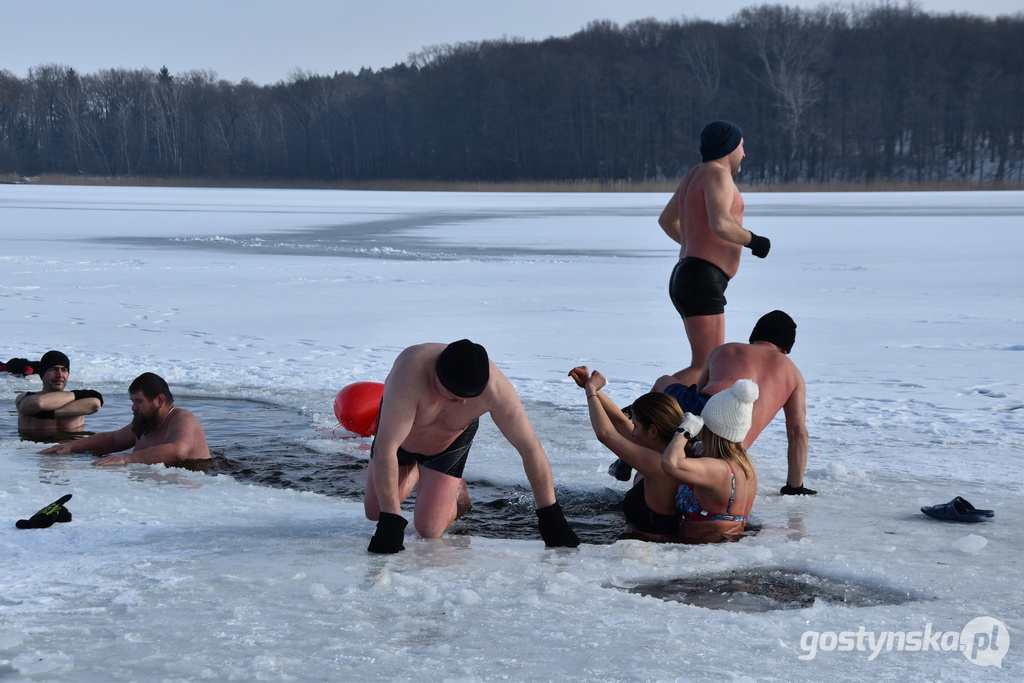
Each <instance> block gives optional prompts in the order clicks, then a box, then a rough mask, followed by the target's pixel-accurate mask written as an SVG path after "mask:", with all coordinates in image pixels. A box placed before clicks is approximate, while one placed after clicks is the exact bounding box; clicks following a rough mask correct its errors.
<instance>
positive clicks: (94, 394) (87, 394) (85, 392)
mask: <svg viewBox="0 0 1024 683" xmlns="http://www.w3.org/2000/svg"><path fill="white" fill-rule="evenodd" d="M71 393H72V394H74V395H75V400H76V401H77V400H78V399H80V398H98V399H99V400H100V405H103V394H101V393H100V392H98V391H95V390H93V389H75V390H74V391H72V392H71Z"/></svg>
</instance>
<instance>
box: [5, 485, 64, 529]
mask: <svg viewBox="0 0 1024 683" xmlns="http://www.w3.org/2000/svg"><path fill="white" fill-rule="evenodd" d="M69 500H71V494H70V493H69V494H67V495H66V496H61V497H60V498H59V499H57V500H55V501H54V502H52V503H50V504H49V505H47V506H46V507H44V508H43V509H42V510H40V511H39V512H37V513H36V514H34V515H32V517H30V518H29V519H19V520H18V521H17V522H15V524H14V526H16V527H18V528H19V529H46V528H49V527H51V526H53V523H54V522H70V521H71V511H70V510H68V509H67V508H65V507H64V503H66V502H68V501H69Z"/></svg>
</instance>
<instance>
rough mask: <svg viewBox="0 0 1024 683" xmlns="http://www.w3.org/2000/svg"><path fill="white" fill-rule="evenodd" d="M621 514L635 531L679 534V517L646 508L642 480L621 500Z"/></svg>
mask: <svg viewBox="0 0 1024 683" xmlns="http://www.w3.org/2000/svg"><path fill="white" fill-rule="evenodd" d="M622 512H623V514H625V515H626V524H628V525H629V527H630V528H631V529H634V530H636V531H642V532H644V533H648V534H661V535H665V534H675V533H679V519H680V517H681V515H678V514H675V515H663V514H661V513H658V512H654V511H653V510H651V508H649V507H647V500H646V499H645V498H644V480H643V479H641V480H640V481H638V482H637V483H636V484H634V485H633V488H631V489H630V490H629V491H627V492H626V497H625V498H623V499H622Z"/></svg>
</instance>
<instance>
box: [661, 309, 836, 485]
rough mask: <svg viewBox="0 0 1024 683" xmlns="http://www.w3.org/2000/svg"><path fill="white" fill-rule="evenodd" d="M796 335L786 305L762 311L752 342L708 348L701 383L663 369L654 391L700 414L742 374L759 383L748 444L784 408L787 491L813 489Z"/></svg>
mask: <svg viewBox="0 0 1024 683" xmlns="http://www.w3.org/2000/svg"><path fill="white" fill-rule="evenodd" d="M794 341H796V323H795V322H793V319H792V318H791V317H789V315H787V314H786V313H785V312H783V311H772V312H771V313H766V314H765V315H763V316H761V318H760V319H759V320H758V321H757V324H755V325H754V329H753V331H752V332H751V333H750V342H749V343H748V344H744V343H742V342H732V343H729V344H723V345H721V346H719V347H717V348H715V349H714V350H713V351H711V353H710V354H708V358H707V361H706V362H705V363H704V371H703V372H702V373H701V376H700V378H699V379H698V380H697V383H696V384H694V385H690V386H685V385H683V384H681V383H680V382H679V381H678V379H676V376H675V375H664V376H663V377H660V378H659V379H658V381H657V382H655V383H654V387H653V390H654V391H662V392H665V393H666V394H669V395H671V396H673V397H675V399H676V401H677V402H678V403H679V406H680V407H681V408H682V409H683V411H684V412H689V413H693V414H694V415H700V413H701V410H702V409H703V408H704V404H705V403H706V402H707V400H708V399H709V398H710V397H712V396H714V395H715V394H717V393H718V392H720V391H724V390H726V389H728V388H729V387H731V386H732V385H733V384H735V383H736V380H739V379H752V380H754V381H755V382H756V383H757V387H758V392H759V393H758V397H757V400H756V401H755V402H754V413H753V416H752V418H751V424H750V430H749V431H748V432H747V436H746V438H745V439H744V440H743V447H744V448H746V449H749V448H750V445H751V444H752V443H754V440H755V439H756V438H757V437H758V435H759V434H760V433H761V432H762V431H763V430H764V428H765V427H767V426H768V423H770V422H771V421H772V420H773V419H774V418H775V415H776V414H778V412H779V410H782V411H783V413H784V415H785V417H786V438H787V440H788V442H789V446H788V450H787V453H786V455H787V461H788V463H789V468H788V472H787V476H786V485H785V486H783V487H782V491H781V493H782V494H783V495H814V494H815V493H817V492H816V491H813V490H812V489H809V488H805V487H804V468H805V467H806V466H807V440H808V435H807V388H806V386H805V385H804V378H803V375H802V374H801V373H800V370H799V369H798V368H797V367H796V364H795V363H794V362H793V361H792V360H791V359H790V357H789V352H790V351H791V350H792V349H793V342H794Z"/></svg>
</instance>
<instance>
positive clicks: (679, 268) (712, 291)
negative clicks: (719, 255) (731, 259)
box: [668, 256, 729, 318]
mask: <svg viewBox="0 0 1024 683" xmlns="http://www.w3.org/2000/svg"><path fill="white" fill-rule="evenodd" d="M728 286H729V276H728V275H726V274H725V271H724V270H722V269H721V268H719V267H718V266H716V265H715V264H714V263H711V262H710V261H705V260H704V259H702V258H697V257H695V256H687V257H686V258H682V259H679V262H678V263H676V265H675V268H673V269H672V277H671V278H669V281H668V295H669V297H671V298H672V304H673V305H674V306H675V307H676V310H677V311H679V315H681V316H682V317H684V318H689V317H691V316H696V315H722V314H723V313H725V304H726V301H725V288H726V287H728Z"/></svg>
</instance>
